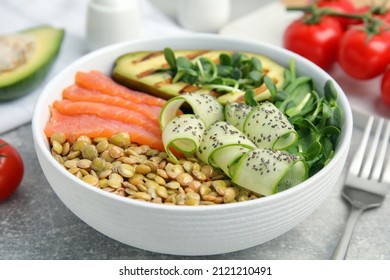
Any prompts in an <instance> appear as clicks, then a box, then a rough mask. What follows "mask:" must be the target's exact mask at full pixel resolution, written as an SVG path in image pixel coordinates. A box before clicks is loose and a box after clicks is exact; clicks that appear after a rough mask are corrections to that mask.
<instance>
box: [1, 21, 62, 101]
mask: <svg viewBox="0 0 390 280" xmlns="http://www.w3.org/2000/svg"><path fill="white" fill-rule="evenodd" d="M63 37H64V30H63V29H58V28H54V27H51V26H49V25H43V26H37V27H34V28H30V29H25V30H22V31H20V32H17V33H13V34H7V35H2V36H0V101H8V100H12V99H16V98H19V97H21V96H24V95H26V94H27V93H29V92H31V91H32V90H34V89H35V88H36V87H37V86H38V85H39V83H40V82H42V80H43V79H44V78H45V76H46V75H47V73H48V72H49V70H50V68H51V66H52V65H53V63H54V61H55V58H56V57H57V54H58V52H59V50H60V47H61V44H62V41H63Z"/></svg>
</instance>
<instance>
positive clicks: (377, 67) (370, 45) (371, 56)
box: [338, 28, 390, 80]
mask: <svg viewBox="0 0 390 280" xmlns="http://www.w3.org/2000/svg"><path fill="white" fill-rule="evenodd" d="M369 36H370V37H369ZM369 38H370V39H369ZM338 61H339V63H340V66H341V68H343V70H344V71H345V72H346V73H347V74H349V75H350V76H351V77H353V78H356V79H362V80H366V79H371V78H374V77H376V76H378V75H380V74H381V73H383V71H384V70H385V69H386V67H387V65H388V64H389V63H390V31H381V32H380V33H378V34H373V35H368V34H367V32H365V31H364V30H363V28H361V29H359V28H351V29H349V30H348V31H346V32H345V34H344V36H343V38H342V39H341V42H340V47H339V52H338Z"/></svg>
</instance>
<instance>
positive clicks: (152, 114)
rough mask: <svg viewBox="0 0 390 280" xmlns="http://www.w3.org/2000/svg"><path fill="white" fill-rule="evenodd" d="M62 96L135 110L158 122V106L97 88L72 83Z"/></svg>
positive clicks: (159, 108) (159, 109) (159, 110)
mask: <svg viewBox="0 0 390 280" xmlns="http://www.w3.org/2000/svg"><path fill="white" fill-rule="evenodd" d="M62 97H63V98H64V99H69V100H73V101H88V102H98V103H104V104H109V105H116V106H120V107H123V108H127V109H129V110H133V111H137V112H139V113H141V114H143V115H144V116H146V117H148V118H149V119H150V120H152V121H154V122H156V123H158V119H159V116H160V112H161V107H160V106H154V105H148V104H139V103H135V102H133V101H131V100H129V99H124V98H122V97H119V96H114V95H108V94H104V93H101V92H100V91H97V90H89V89H85V88H82V87H80V86H78V85H72V86H69V87H67V88H65V89H64V90H63V92H62Z"/></svg>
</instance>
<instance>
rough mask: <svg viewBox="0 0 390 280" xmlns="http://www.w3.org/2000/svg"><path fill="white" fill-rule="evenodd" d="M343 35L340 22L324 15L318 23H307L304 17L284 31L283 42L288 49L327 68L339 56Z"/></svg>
mask: <svg viewBox="0 0 390 280" xmlns="http://www.w3.org/2000/svg"><path fill="white" fill-rule="evenodd" d="M342 35H343V29H342V27H341V26H340V23H339V22H338V21H337V20H335V19H333V18H331V17H322V18H321V19H320V20H319V22H318V23H313V24H312V23H306V22H305V21H304V20H303V19H302V18H301V19H298V20H295V21H293V22H292V23H291V24H290V25H289V26H288V27H287V28H286V30H285V31H284V37H283V44H284V47H285V48H286V49H288V50H291V51H293V52H295V53H297V54H300V55H302V56H303V57H306V58H307V59H309V60H311V61H312V62H314V63H315V64H317V65H318V66H320V67H322V68H323V69H325V70H329V69H330V67H331V66H332V65H333V63H334V62H335V61H336V58H337V48H338V46H339V41H340V39H341V37H342Z"/></svg>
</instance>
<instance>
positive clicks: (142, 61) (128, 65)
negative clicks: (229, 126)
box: [112, 50, 285, 104]
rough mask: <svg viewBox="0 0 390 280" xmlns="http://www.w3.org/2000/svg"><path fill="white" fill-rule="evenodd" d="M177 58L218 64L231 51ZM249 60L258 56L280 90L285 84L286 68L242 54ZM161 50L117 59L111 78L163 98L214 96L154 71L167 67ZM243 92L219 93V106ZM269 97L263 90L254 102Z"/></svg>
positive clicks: (189, 53)
mask: <svg viewBox="0 0 390 280" xmlns="http://www.w3.org/2000/svg"><path fill="white" fill-rule="evenodd" d="M174 53H175V56H176V57H180V56H186V57H188V58H189V59H195V58H197V57H199V56H203V57H207V58H209V59H210V60H212V61H215V62H218V61H219V55H220V54H221V53H226V54H232V53H233V52H232V51H226V50H209V51H206V50H175V51H174ZM242 53H244V54H246V55H248V56H249V57H253V56H254V57H257V58H258V59H259V60H260V61H261V63H262V66H263V69H265V70H266V73H267V75H268V76H269V77H270V78H271V79H272V80H273V81H274V82H275V83H276V86H277V87H278V88H280V87H281V86H282V85H283V83H284V70H285V68H284V67H282V66H281V65H279V64H277V63H276V62H274V61H272V60H271V59H269V58H267V57H265V56H263V55H259V54H254V53H249V52H242ZM168 67H169V66H168V64H167V62H166V60H165V57H164V54H163V52H162V51H154V52H153V51H141V52H133V53H128V54H125V55H122V56H121V57H119V58H118V59H117V60H116V63H115V67H114V71H113V74H112V76H113V78H114V80H116V81H117V82H118V83H121V84H123V85H125V86H127V87H129V88H132V89H136V90H139V91H143V92H147V93H150V94H153V95H156V96H158V97H161V98H164V99H170V98H172V97H175V96H177V95H180V94H182V93H184V92H194V91H196V92H200V93H205V94H213V95H215V92H214V91H210V90H209V89H206V88H198V87H195V86H193V85H190V84H187V83H184V82H177V83H172V77H171V76H170V74H169V73H167V72H156V70H157V69H161V68H168ZM243 97H244V92H235V93H227V94H222V95H221V96H220V97H218V101H219V102H220V103H222V104H226V103H227V102H243V101H244V98H243ZM269 97H270V94H269V92H268V90H267V89H264V90H263V91H262V92H261V93H259V94H258V95H257V94H256V100H258V101H259V100H260V99H268V98H269Z"/></svg>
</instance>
